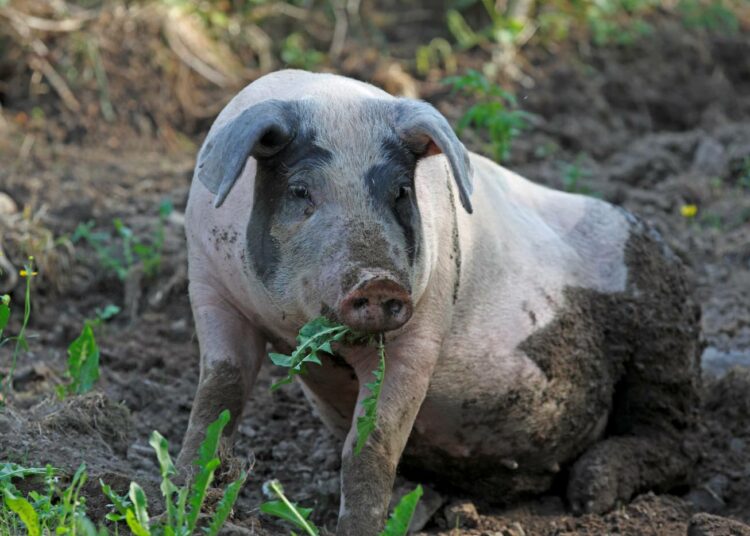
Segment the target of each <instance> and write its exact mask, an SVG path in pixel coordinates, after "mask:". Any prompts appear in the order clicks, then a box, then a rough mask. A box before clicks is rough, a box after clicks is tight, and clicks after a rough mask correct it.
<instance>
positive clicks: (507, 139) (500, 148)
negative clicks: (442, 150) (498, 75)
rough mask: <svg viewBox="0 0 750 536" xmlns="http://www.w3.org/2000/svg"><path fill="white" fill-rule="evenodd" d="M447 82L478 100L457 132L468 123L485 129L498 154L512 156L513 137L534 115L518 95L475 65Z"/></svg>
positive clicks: (499, 155) (499, 158)
mask: <svg viewBox="0 0 750 536" xmlns="http://www.w3.org/2000/svg"><path fill="white" fill-rule="evenodd" d="M444 83H446V84H449V85H451V86H453V92H454V93H456V92H461V93H463V94H465V95H468V96H471V97H473V98H475V99H476V100H477V101H478V102H476V103H475V104H474V105H472V106H471V108H469V109H468V110H467V111H466V113H465V114H464V115H463V117H461V119H460V120H459V122H458V125H457V127H456V132H457V133H458V134H459V135H461V133H462V132H463V131H464V130H465V129H466V128H467V127H473V128H476V129H478V130H480V131H483V132H485V133H486V135H487V136H488V137H489V141H490V145H491V148H492V152H493V154H494V156H495V158H496V159H497V160H499V161H502V160H505V159H506V158H508V154H509V153H510V148H511V144H512V143H513V139H514V138H516V136H518V134H520V132H521V131H522V130H523V129H525V128H526V127H527V125H528V123H527V121H528V118H529V117H530V116H529V114H528V113H526V112H524V111H522V110H519V109H518V103H517V101H516V98H515V96H513V94H511V93H509V92H508V91H505V90H504V89H503V88H501V87H500V86H498V85H497V84H493V83H491V82H490V81H489V80H487V78H485V77H484V75H482V74H481V73H480V72H478V71H475V70H473V69H470V70H469V71H467V73H466V74H465V75H463V76H452V77H448V78H446V79H445V80H444Z"/></svg>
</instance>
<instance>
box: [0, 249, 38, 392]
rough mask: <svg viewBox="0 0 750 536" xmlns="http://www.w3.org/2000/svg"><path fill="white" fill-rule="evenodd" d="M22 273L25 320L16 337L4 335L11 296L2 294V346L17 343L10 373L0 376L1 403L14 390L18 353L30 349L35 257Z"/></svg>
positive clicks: (0, 329)
mask: <svg viewBox="0 0 750 536" xmlns="http://www.w3.org/2000/svg"><path fill="white" fill-rule="evenodd" d="M20 273H21V277H23V278H24V279H26V286H25V288H24V308H23V321H22V322H21V329H20V330H19V331H18V335H16V336H14V337H4V335H3V333H4V331H5V328H6V327H7V325H8V322H9V321H10V313H11V310H10V296H9V295H7V294H4V295H2V296H0V348H1V347H2V346H4V345H5V344H6V343H8V342H10V341H15V343H16V344H15V346H14V348H13V352H12V354H11V357H10V369H9V370H8V374H7V376H5V377H0V404H3V403H4V402H5V399H6V398H7V396H8V394H9V393H10V392H11V391H12V390H13V376H14V375H15V372H16V364H17V363H18V355H19V354H20V353H21V351H22V350H23V351H28V349H29V343H28V340H27V339H26V328H27V326H28V325H29V320H30V319H31V280H32V279H33V278H34V277H36V275H37V273H36V272H35V271H34V257H29V260H28V263H27V264H26V265H25V266H24V268H23V270H21V272H20Z"/></svg>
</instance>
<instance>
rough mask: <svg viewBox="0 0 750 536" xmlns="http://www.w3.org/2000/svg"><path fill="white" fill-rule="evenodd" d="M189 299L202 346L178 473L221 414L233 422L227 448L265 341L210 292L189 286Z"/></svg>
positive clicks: (225, 438)
mask: <svg viewBox="0 0 750 536" xmlns="http://www.w3.org/2000/svg"><path fill="white" fill-rule="evenodd" d="M190 297H191V303H192V307H193V316H194V318H195V328H196V332H197V335H198V343H199V346H200V354H201V364H200V379H199V381H198V389H197V391H196V394H195V399H194V401H193V407H192V410H191V412H190V422H189V424H188V429H187V432H186V434H185V439H184V440H183V443H182V450H181V451H180V455H179V457H178V460H177V465H178V467H179V468H180V470H181V471H186V472H187V473H188V474H189V473H190V471H191V469H192V467H191V464H192V462H193V460H194V459H195V457H196V454H197V452H198V447H199V446H200V443H201V442H202V441H203V438H204V437H205V432H206V427H207V426H208V425H209V424H210V423H211V422H213V421H215V420H216V418H217V417H218V416H219V414H220V413H221V412H222V411H223V410H224V409H228V410H229V411H230V413H231V420H230V422H229V424H228V425H227V427H226V428H225V429H224V434H223V439H222V444H223V447H224V448H227V447H228V446H231V444H232V442H233V439H234V433H235V431H236V429H237V424H238V422H239V420H240V418H241V416H242V410H243V408H244V406H245V401H246V400H247V398H248V396H249V394H250V389H251V388H252V385H253V383H254V382H255V378H256V376H257V375H258V370H259V369H260V365H261V363H262V361H263V355H264V350H265V340H264V338H263V337H262V336H261V334H260V333H259V332H258V330H256V329H255V328H253V326H251V325H250V323H249V322H248V321H247V320H246V319H245V318H244V317H243V316H242V315H240V313H239V312H237V311H236V310H235V309H234V308H233V307H232V306H231V305H229V304H228V303H227V302H225V301H223V300H222V299H221V298H220V297H219V296H218V294H217V293H216V292H215V291H214V290H213V288H211V287H208V286H201V285H199V284H194V283H192V282H191V285H190Z"/></svg>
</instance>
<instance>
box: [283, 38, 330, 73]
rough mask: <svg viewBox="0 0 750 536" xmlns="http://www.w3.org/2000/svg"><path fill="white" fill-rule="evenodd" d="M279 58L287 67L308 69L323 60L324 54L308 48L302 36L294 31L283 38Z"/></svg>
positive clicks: (313, 67)
mask: <svg viewBox="0 0 750 536" xmlns="http://www.w3.org/2000/svg"><path fill="white" fill-rule="evenodd" d="M281 60H282V61H283V62H284V63H285V64H286V65H287V66H289V67H294V68H298V69H306V70H308V71H310V70H313V69H315V68H316V67H317V66H318V65H320V64H321V63H323V61H325V54H323V53H322V52H320V51H319V50H315V49H312V48H308V47H307V44H306V43H305V38H304V36H303V35H302V34H301V33H298V32H294V33H291V34H289V36H287V38H286V39H284V43H283V44H282V46H281Z"/></svg>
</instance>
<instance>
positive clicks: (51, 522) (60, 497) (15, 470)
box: [0, 463, 97, 536]
mask: <svg viewBox="0 0 750 536" xmlns="http://www.w3.org/2000/svg"><path fill="white" fill-rule="evenodd" d="M57 473H58V471H57V470H56V469H53V468H52V467H51V466H49V465H47V466H46V467H45V468H36V467H31V468H26V467H22V466H20V465H17V464H13V463H5V464H3V465H0V494H2V496H3V502H4V504H5V506H6V508H7V510H6V509H3V510H2V511H0V529H2V530H0V533H2V534H3V536H6V535H7V536H10V535H16V534H18V535H20V534H28V535H29V536H41V535H51V534H69V535H72V536H76V535H85V536H88V535H90V534H93V535H95V534H97V532H96V531H95V530H94V529H93V524H92V523H91V521H90V520H89V519H88V518H87V517H86V501H85V499H84V498H83V497H82V496H81V488H82V487H83V485H84V484H85V483H86V480H87V478H88V476H87V473H86V465H85V464H81V465H80V466H79V467H78V470H77V471H76V472H75V474H74V475H73V478H72V480H71V482H70V484H69V485H68V486H66V487H64V488H60V487H58V481H59V478H58V476H57ZM29 476H43V477H44V483H45V487H44V491H42V492H38V491H30V492H29V494H28V496H27V497H26V498H24V497H23V496H22V495H21V494H20V492H19V491H18V489H17V488H16V487H15V486H14V485H13V482H12V479H14V478H26V477H29ZM13 514H15V515H13ZM19 521H20V523H21V524H22V525H23V529H22V528H21V526H20V525H19ZM92 530H93V532H92Z"/></svg>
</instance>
